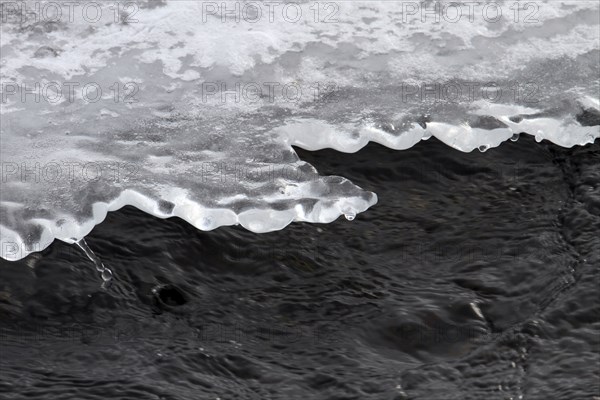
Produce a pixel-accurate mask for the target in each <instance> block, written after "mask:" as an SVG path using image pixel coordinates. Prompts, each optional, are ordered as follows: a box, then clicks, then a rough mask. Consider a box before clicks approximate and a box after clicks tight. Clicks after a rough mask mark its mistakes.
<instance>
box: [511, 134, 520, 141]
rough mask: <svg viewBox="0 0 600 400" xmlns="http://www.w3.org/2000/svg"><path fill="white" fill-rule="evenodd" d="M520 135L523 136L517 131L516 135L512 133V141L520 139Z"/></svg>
mask: <svg viewBox="0 0 600 400" xmlns="http://www.w3.org/2000/svg"><path fill="white" fill-rule="evenodd" d="M520 137H521V134H520V133H515V134H514V135H512V137H511V138H510V140H511V141H512V142H516V141H517V140H519V138H520Z"/></svg>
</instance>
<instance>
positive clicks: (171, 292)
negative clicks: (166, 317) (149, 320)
mask: <svg viewBox="0 0 600 400" xmlns="http://www.w3.org/2000/svg"><path fill="white" fill-rule="evenodd" d="M152 293H154V296H155V298H156V300H157V302H158V303H159V304H163V305H167V306H171V307H176V306H181V305H184V304H185V303H187V299H186V297H185V295H184V294H183V292H182V291H181V290H180V289H179V288H177V287H176V286H173V285H163V286H159V287H157V288H154V289H152Z"/></svg>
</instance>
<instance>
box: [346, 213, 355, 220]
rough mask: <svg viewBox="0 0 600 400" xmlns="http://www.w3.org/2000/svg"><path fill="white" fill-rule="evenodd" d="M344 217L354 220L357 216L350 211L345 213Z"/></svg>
mask: <svg viewBox="0 0 600 400" xmlns="http://www.w3.org/2000/svg"><path fill="white" fill-rule="evenodd" d="M344 217H346V219H347V220H348V221H352V220H354V218H356V213H353V212H349V213H346V214H344Z"/></svg>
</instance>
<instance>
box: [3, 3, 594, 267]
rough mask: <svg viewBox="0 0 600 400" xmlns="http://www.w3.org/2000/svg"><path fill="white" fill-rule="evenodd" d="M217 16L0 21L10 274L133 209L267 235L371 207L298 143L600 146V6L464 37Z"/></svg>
mask: <svg viewBox="0 0 600 400" xmlns="http://www.w3.org/2000/svg"><path fill="white" fill-rule="evenodd" d="M209 3H210V2H197V1H182V0H177V1H166V2H147V1H144V2H138V3H136V7H131V8H128V9H127V10H120V12H119V14H118V15H117V17H118V18H115V10H114V4H104V3H98V2H90V4H93V5H92V6H91V7H92V8H94V9H96V7H100V8H101V12H100V13H99V15H98V16H99V19H98V20H97V21H94V20H93V19H91V18H89V15H90V14H89V13H88V14H86V15H87V17H86V18H84V17H83V15H84V14H83V13H82V12H81V11H82V8H83V3H81V5H80V7H79V8H76V9H75V10H74V12H73V13H72V14H69V13H66V11H67V9H65V14H64V15H65V18H62V19H61V18H59V19H58V20H56V21H54V20H53V18H49V17H48V15H46V14H42V15H41V16H36V14H35V4H36V2H27V4H28V5H29V6H30V7H28V8H27V12H26V13H25V14H22V13H21V14H19V12H18V11H19V10H17V11H16V12H15V11H14V10H13V12H12V13H11V14H10V15H9V14H7V12H8V11H7V9H6V7H5V8H3V9H2V13H3V14H2V18H3V23H2V24H1V27H0V29H1V33H2V34H1V35H0V52H1V53H2V63H1V64H0V78H1V80H2V103H1V109H0V115H1V116H2V118H1V119H0V156H1V158H2V180H1V182H0V184H1V186H2V187H1V189H2V190H1V191H0V235H1V237H0V240H1V244H2V246H1V254H0V255H1V256H2V257H3V258H6V259H13V260H14V259H19V258H22V257H24V256H26V255H27V254H28V253H30V252H32V251H39V250H42V249H43V248H44V247H46V246H48V245H49V244H50V242H51V241H52V240H54V239H56V238H58V239H61V240H64V241H67V242H70V243H74V242H76V241H78V240H80V239H81V238H83V237H84V236H85V235H87V234H88V233H89V232H90V230H91V229H92V228H93V227H94V226H95V225H96V224H98V223H100V222H101V221H102V220H103V219H104V218H105V216H106V213H107V212H108V211H113V210H116V209H119V208H121V207H123V206H125V205H134V206H136V207H138V208H140V209H142V210H144V211H146V212H148V213H151V214H153V215H156V216H158V217H161V218H167V217H170V216H179V217H181V218H183V219H185V220H186V221H188V222H190V223H191V224H193V225H194V226H196V227H197V228H198V229H202V230H210V229H215V228H217V227H219V226H223V225H233V224H241V225H243V226H244V227H246V228H247V229H250V230H253V231H256V232H267V231H270V230H275V229H282V228H283V227H285V226H286V225H287V224H289V223H290V222H292V221H308V222H330V221H333V220H334V219H336V218H337V217H339V216H340V215H342V214H343V215H345V216H346V217H348V219H353V218H354V216H355V215H356V214H357V213H360V212H362V211H364V210H366V209H367V208H368V207H369V206H371V205H372V204H374V203H375V201H376V197H375V195H374V194H373V193H370V192H367V191H364V190H362V189H361V188H358V187H357V186H355V185H353V184H352V183H351V182H349V181H347V180H345V179H343V178H339V177H322V176H319V175H318V173H317V171H315V170H314V168H312V166H310V165H308V164H306V163H304V162H302V161H300V160H299V159H298V157H297V156H296V154H295V152H294V151H293V149H292V148H291V146H292V145H296V146H301V147H304V148H306V149H310V150H316V149H321V148H325V147H331V148H334V149H337V150H339V151H344V152H355V151H358V150H359V149H360V148H362V147H363V146H364V145H366V143H368V142H369V141H375V142H378V143H381V144H383V145H385V146H388V147H391V148H394V149H399V150H401V149H406V148H409V147H411V146H413V145H415V144H416V143H418V142H419V141H420V140H423V139H427V138H429V137H431V136H436V137H437V138H438V139H440V140H441V141H443V142H444V143H446V144H448V145H449V146H451V147H453V148H455V149H458V150H461V151H473V150H474V149H488V148H492V147H495V146H498V145H500V144H501V143H502V142H503V141H506V140H509V139H511V138H513V137H514V136H515V134H519V133H521V132H525V133H527V134H531V135H534V136H535V137H536V138H537V139H538V140H542V139H547V140H551V141H553V142H555V143H557V144H559V145H561V146H573V145H583V144H586V143H590V142H593V141H594V140H596V139H597V138H598V136H600V131H599V128H598V125H600V122H599V116H600V107H599V101H598V84H599V82H598V76H599V74H600V71H599V66H598V56H599V47H600V45H599V37H598V35H599V29H598V28H599V27H598V19H599V14H598V10H599V4H598V2H597V1H589V2H587V1H573V2H569V1H547V2H535V4H534V3H531V4H534V5H535V6H536V8H535V9H533V10H531V9H530V6H526V4H525V3H523V4H522V7H517V8H515V7H514V5H515V3H514V2H513V1H509V2H496V4H498V5H499V6H500V8H501V10H502V12H503V15H504V17H503V18H501V19H499V20H495V19H493V18H490V17H489V15H487V14H486V15H485V17H484V14H482V13H483V10H482V9H480V8H476V9H475V10H474V12H475V14H473V16H472V17H473V18H469V15H468V14H465V15H464V17H463V18H462V19H461V20H460V21H458V22H455V21H453V22H449V21H447V20H446V19H445V18H444V15H440V16H439V17H440V18H437V17H436V16H433V17H431V16H430V17H427V18H425V20H423V18H422V15H421V10H418V9H417V10H412V9H405V8H403V6H402V4H403V2H390V1H382V2H372V1H368V2H355V1H352V2H336V3H331V4H332V5H333V8H331V6H330V7H329V8H327V9H324V8H323V7H324V3H321V2H313V3H311V2H307V3H301V4H300V3H298V4H295V3H294V4H293V5H290V6H288V7H287V8H286V9H285V10H286V11H284V9H283V7H284V6H283V5H282V6H281V8H275V9H274V10H273V12H274V14H272V15H271V14H270V13H269V12H267V10H266V9H263V10H262V11H263V12H262V14H261V17H259V18H258V19H256V18H255V17H256V15H258V14H256V15H255V17H254V18H253V17H251V15H250V14H247V13H246V14H240V15H239V16H240V17H242V18H240V19H238V20H236V18H235V15H234V17H233V18H232V17H231V15H230V16H229V17H228V14H227V13H226V12H225V13H224V12H223V11H224V10H220V9H219V7H220V4H221V3H220V2H215V3H214V4H213V3H210V4H212V5H213V6H214V5H215V4H216V6H217V9H214V8H210V7H209V8H207V4H209ZM15 4H17V3H15ZM57 4H58V3H57ZM231 4H233V6H232V7H233V9H234V10H235V4H234V2H231ZM243 4H244V3H240V4H239V6H240V13H242V8H241V6H243ZM328 4H329V3H328ZM404 4H407V2H404ZM111 6H113V7H112V8H111ZM230 8H231V7H230ZM245 10H246V12H250V11H251V10H249V9H247V8H246V9H245ZM298 10H299V11H298ZM134 11H135V15H133V14H132V13H133V12H134ZM295 11H298V12H297V13H296V14H294V12H295ZM317 11H318V12H317ZM532 11H533V12H534V14H533V15H532V14H531V13H532ZM234 12H235V11H234ZM284 12H285V14H283V13H284ZM515 13H517V14H515ZM252 15H254V14H252ZM294 15H297V16H299V18H300V19H298V20H295V21H294V19H295V18H296V17H294ZM67 16H68V18H66V17H67ZM516 16H518V17H519V18H516ZM526 16H529V17H530V18H528V19H527V20H526V18H525V17H526ZM50 17H52V16H50ZM243 17H246V18H243ZM292 17H293V18H292ZM446 17H447V15H446ZM436 19H439V21H436ZM5 21H6V22H5ZM340 173H341V174H342V173H343V171H340Z"/></svg>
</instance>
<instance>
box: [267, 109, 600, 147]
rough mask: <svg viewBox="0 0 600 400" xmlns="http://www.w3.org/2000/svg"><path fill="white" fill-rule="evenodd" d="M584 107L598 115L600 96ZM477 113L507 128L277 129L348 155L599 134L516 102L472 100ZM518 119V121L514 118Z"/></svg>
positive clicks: (304, 124)
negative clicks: (424, 144) (434, 144)
mask: <svg viewBox="0 0 600 400" xmlns="http://www.w3.org/2000/svg"><path fill="white" fill-rule="evenodd" d="M580 103H581V106H582V110H585V109H591V110H594V111H595V112H597V113H600V107H599V106H598V104H599V102H598V100H595V99H592V98H585V99H582V100H581V102H580ZM474 106H475V107H476V109H475V110H473V115H474V116H491V117H494V118H496V119H497V120H498V121H499V122H501V123H503V124H504V125H506V127H503V128H496V129H483V128H476V127H471V126H469V125H468V124H466V123H465V124H461V125H452V124H449V123H443V122H427V123H426V127H425V128H424V127H422V126H421V125H419V124H418V123H412V124H411V126H410V127H409V128H408V129H406V130H404V131H403V132H401V133H400V134H393V133H389V132H387V131H385V130H383V129H381V128H380V127H377V126H376V125H375V124H372V123H371V124H364V125H362V126H360V127H358V128H357V127H356V126H354V125H352V124H341V125H332V124H330V123H327V122H325V121H322V120H318V119H312V118H298V119H296V120H293V121H292V122H291V123H288V124H287V125H285V126H283V127H280V128H278V129H277V131H278V133H279V134H280V135H281V136H283V137H284V138H286V140H287V142H288V143H289V144H291V145H294V146H298V147H301V148H303V149H306V150H310V151H314V150H320V149H323V148H332V149H334V150H337V151H341V152H344V153H355V152H357V151H359V150H360V149H362V148H363V147H364V146H366V145H367V144H368V143H369V142H375V143H379V144H381V145H383V146H386V147H389V148H391V149H394V150H406V149H409V148H411V147H412V146H414V145H415V144H417V143H418V142H420V141H421V140H427V139H429V138H430V137H431V136H435V137H436V138H437V139H439V140H440V141H441V142H443V143H445V144H447V145H448V146H450V147H452V148H454V149H457V150H460V151H462V152H465V153H469V152H471V151H473V150H475V149H480V151H486V150H488V149H490V148H493V147H498V146H499V145H500V144H502V143H503V142H505V141H507V140H509V139H511V138H512V137H513V136H514V135H515V134H520V133H525V134H528V135H531V136H535V139H536V141H537V142H541V141H542V140H544V139H545V140H549V141H551V142H553V143H554V144H557V145H559V146H561V147H567V148H569V147H573V146H576V145H579V146H585V145H586V144H591V143H594V141H595V140H596V139H598V138H599V137H600V127H598V126H597V125H596V126H582V125H581V124H580V123H579V122H577V121H576V120H575V118H574V117H569V118H566V119H558V118H549V117H539V118H534V117H533V116H535V115H539V114H540V112H541V110H537V109H532V108H526V107H522V106H514V105H502V104H492V103H485V102H477V103H474ZM514 117H520V121H519V122H515V121H514V120H513V119H512V118H514Z"/></svg>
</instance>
